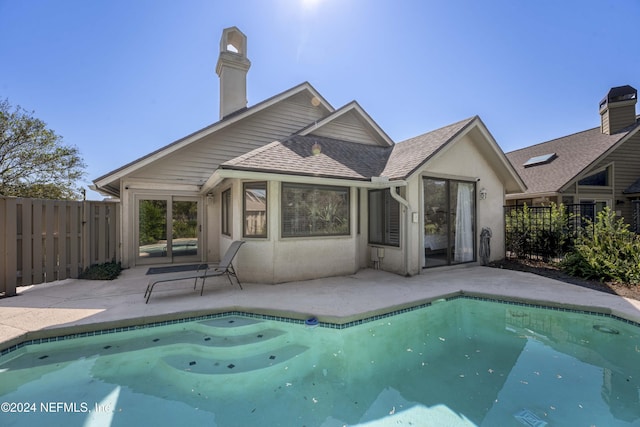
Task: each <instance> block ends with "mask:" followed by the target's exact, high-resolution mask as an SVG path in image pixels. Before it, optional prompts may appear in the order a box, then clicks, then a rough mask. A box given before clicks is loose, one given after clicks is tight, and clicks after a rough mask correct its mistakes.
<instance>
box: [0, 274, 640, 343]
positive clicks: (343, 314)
mask: <svg viewBox="0 0 640 427" xmlns="http://www.w3.org/2000/svg"><path fill="white" fill-rule="evenodd" d="M147 269H148V267H136V268H132V269H128V270H124V271H123V272H122V274H121V275H120V277H119V278H118V279H117V280H114V281H89V280H74V279H67V280H62V281H58V282H52V283H47V284H41V285H36V286H27V287H22V288H19V290H18V296H15V297H9V298H3V299H0V350H3V349H7V348H9V347H11V346H14V345H16V344H19V343H21V342H24V341H28V340H33V339H39V338H46V337H52V336H62V335H68V334H73V333H79V332H86V331H92V330H100V329H110V328H114V327H124V326H132V325H143V324H147V323H152V322H157V321H161V320H172V319H180V318H187V317H193V316H199V315H204V314H209V313H220V312H227V311H247V312H253V313H260V314H269V315H279V316H285V317H291V318H298V319H306V318H308V317H310V316H316V317H317V318H318V319H319V320H321V321H325V322H332V323H346V322H349V321H352V320H356V319H360V318H366V317H369V316H371V315H376V314H382V313H387V312H391V311H395V310H398V309H401V308H406V307H411V306H415V305H418V304H422V303H425V302H428V301H432V300H435V299H439V298H442V297H446V296H453V295H460V294H465V295H473V296H483V297H487V298H494V299H502V300H518V301H522V302H526V303H531V304H541V305H546V306H557V307H566V308H573V309H578V310H587V311H594V312H603V313H609V314H612V315H615V316H618V317H621V318H624V319H627V320H631V321H634V322H639V323H640V301H636V300H632V299H628V298H623V297H620V296H617V295H610V294H605V293H602V292H598V291H594V290H591V289H586V288H583V287H579V286H575V285H571V284H568V283H564V282H560V281H557V280H553V279H548V278H545V277H541V276H537V275H534V274H530V273H524V272H518V271H511V270H501V269H495V268H487V267H480V266H476V265H473V266H458V267H455V268H445V269H437V270H430V271H428V272H426V273H425V274H422V275H418V276H414V277H401V276H398V275H395V274H391V273H387V272H383V271H379V270H370V269H366V270H361V271H359V272H358V273H356V274H354V275H350V276H339V277H330V278H323V279H315V280H307V281H301V282H291V283H284V284H279V285H265V284H256V283H243V288H244V290H240V289H239V287H238V286H237V285H234V286H233V287H232V286H230V285H229V282H228V280H227V279H226V278H213V279H209V280H208V281H207V284H206V285H205V290H204V295H203V296H200V292H199V289H198V290H197V291H194V290H193V286H192V285H193V282H192V281H182V282H171V283H169V284H165V285H158V286H157V287H156V289H154V292H153V295H152V296H151V300H150V301H149V304H145V299H144V298H143V295H144V291H145V288H146V286H147V282H148V280H149V278H150V277H152V276H148V275H146V272H147ZM240 277H242V275H240Z"/></svg>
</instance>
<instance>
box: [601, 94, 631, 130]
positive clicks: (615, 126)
mask: <svg viewBox="0 0 640 427" xmlns="http://www.w3.org/2000/svg"><path fill="white" fill-rule="evenodd" d="M637 100H638V91H637V90H635V89H634V88H633V87H631V86H629V85H626V86H618V87H614V88H611V90H610V91H609V93H607V96H605V97H604V98H603V99H602V101H600V130H601V131H602V133H606V134H607V135H612V134H614V133H617V132H619V131H620V130H622V129H624V128H626V127H628V126H631V125H633V124H635V123H636V102H637Z"/></svg>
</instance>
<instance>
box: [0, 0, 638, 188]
mask: <svg viewBox="0 0 640 427" xmlns="http://www.w3.org/2000/svg"><path fill="white" fill-rule="evenodd" d="M639 19H640V1H638V0H615V1H614V0H599V1H592V0H563V1H557V0H536V1H525V0H495V1H494V0H486V1H477V0H475V1H464V0H460V1H453V0H442V1H431V0H422V1H417V0H416V1H409V0H272V1H269V0H233V1H216V0H183V1H177V0H175V1H168V0H94V1H86V0H0V99H4V98H8V99H9V101H10V102H11V103H12V104H13V105H20V106H22V107H23V108H25V109H27V110H29V111H35V115H36V117H38V118H40V119H42V120H44V121H45V122H46V123H47V124H48V126H49V127H50V128H51V129H53V130H55V131H56V133H58V134H59V135H61V136H62V137H63V138H64V142H65V143H66V144H69V145H74V146H77V147H78V148H79V149H80V152H81V154H82V156H83V158H84V160H85V162H86V163H87V165H88V167H87V179H86V181H85V182H84V183H83V184H84V185H85V186H87V185H88V184H89V183H90V182H91V180H93V179H95V178H98V177H99V176H101V175H103V174H105V173H107V172H110V171H112V170H114V169H116V168H118V167H119V166H122V165H123V164H125V163H128V162H130V161H132V160H135V159H137V158H139V157H141V156H143V155H145V154H147V153H149V152H151V151H153V150H156V149H158V148H160V147H162V146H164V145H166V144H169V143H171V142H172V141H174V140H176V139H179V138H181V137H183V136H185V135H187V134H190V133H192V132H194V131H196V130H198V129H201V128H203V127H205V126H207V125H209V124H211V123H214V122H215V121H217V120H218V114H219V112H218V99H219V98H218V93H219V87H218V84H219V83H218V77H217V75H216V74H215V65H216V61H217V56H218V51H219V41H220V36H221V34H222V30H223V29H224V28H226V27H230V26H234V25H235V26H237V27H238V28H240V30H242V31H243V32H244V33H245V34H246V35H247V38H248V48H247V52H248V57H249V59H250V60H251V62H252V66H251V69H250V70H249V74H248V81H247V86H248V91H247V93H248V98H249V105H253V104H256V103H258V102H260V101H262V100H264V99H266V98H269V97H271V96H272V95H275V94H277V93H280V92H282V91H284V90H287V89H289V88H291V87H293V86H295V85H297V84H299V83H301V82H303V81H308V82H310V83H311V84H312V85H313V86H314V87H315V88H316V89H317V90H318V91H319V92H320V93H321V94H322V95H323V96H324V97H325V98H326V99H327V100H328V101H329V102H330V103H331V104H332V105H333V106H334V107H336V108H337V107H340V106H342V105H344V104H346V103H348V102H350V101H352V100H354V99H355V100H356V101H358V102H359V103H360V105H362V107H363V108H364V109H365V110H366V111H367V112H368V113H369V114H370V115H371V116H372V118H373V119H374V120H375V121H376V122H377V123H378V124H379V125H380V126H381V127H382V128H383V129H384V130H385V131H386V132H387V133H388V134H389V135H390V136H391V138H393V139H394V140H395V141H396V142H399V141H402V140H404V139H407V138H410V137H413V136H416V135H419V134H422V133H424V132H427V131H431V130H434V129H437V128H439V127H442V126H445V125H447V124H450V123H453V122H456V121H458V120H461V119H464V118H467V117H471V116H473V115H479V116H480V117H481V118H482V120H483V121H484V122H485V124H486V125H487V127H488V128H489V130H490V131H491V133H492V134H493V136H494V137H495V138H496V140H497V141H498V144H500V146H501V147H502V149H503V150H504V151H505V152H508V151H511V150H514V149H517V148H521V147H524V146H528V145H532V144H535V143H538V142H543V141H547V140H549V139H553V138H556V137H560V136H564V135H567V134H571V133H574V132H578V131H581V130H585V129H588V128H592V127H596V126H598V125H599V115H598V103H599V101H600V100H601V99H602V97H603V96H604V95H605V94H606V92H607V91H608V90H609V88H611V87H613V86H621V85H625V84H630V85H632V86H634V87H636V88H640V55H638V54H637V43H638V37H637V35H638V33H637V22H638V20H639ZM88 198H91V199H100V198H101V196H100V195H98V194H97V193H93V192H89V194H88Z"/></svg>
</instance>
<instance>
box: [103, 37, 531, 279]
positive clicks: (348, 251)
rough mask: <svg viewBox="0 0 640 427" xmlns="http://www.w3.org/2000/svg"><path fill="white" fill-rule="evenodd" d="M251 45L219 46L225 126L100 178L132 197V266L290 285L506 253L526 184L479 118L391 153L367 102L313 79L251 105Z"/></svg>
mask: <svg viewBox="0 0 640 427" xmlns="http://www.w3.org/2000/svg"><path fill="white" fill-rule="evenodd" d="M246 51H247V49H246V37H245V36H244V34H242V32H240V30H238V29H237V28H235V27H232V28H228V29H225V30H224V32H223V35H222V39H221V42H220V56H219V60H218V64H217V70H216V71H217V74H218V75H219V77H220V94H221V98H220V120H219V121H218V122H216V123H214V124H213V125H211V126H209V127H206V128H204V129H202V130H199V131H197V132H195V133H193V134H191V135H188V136H186V137H184V138H182V139H180V140H178V141H175V142H174V143H172V144H169V145H167V146H165V147H163V148H161V149H159V150H157V151H154V152H153V153H150V154H149V155H147V156H144V157H142V158H140V159H138V160H136V161H134V162H132V163H129V164H127V165H125V166H123V167H121V168H119V169H117V170H115V171H113V172H110V173H108V174H107V175H104V176H102V177H100V178H98V179H96V180H95V181H94V184H95V188H96V189H98V190H99V191H101V192H103V193H105V194H109V195H111V196H113V197H116V198H119V199H120V200H121V204H120V205H121V209H122V212H121V214H122V215H121V218H122V219H121V227H122V228H121V235H122V260H123V264H124V265H125V266H134V265H143V264H153V263H182V262H196V261H213V260H216V259H219V257H220V255H221V254H222V253H224V251H225V250H226V248H227V247H228V246H229V244H230V243H231V241H233V240H245V241H247V242H248V243H247V244H245V245H244V247H243V248H242V250H241V251H240V253H239V255H238V258H237V266H236V267H237V268H238V270H239V272H240V275H241V277H242V278H243V279H244V280H248V281H256V282H263V283H279V282H285V281H291V280H301V279H309V278H316V277H322V276H330V275H339V274H351V273H354V272H356V271H357V270H359V269H361V268H365V267H367V266H370V267H371V266H375V267H379V268H381V269H384V270H387V271H392V272H396V273H398V274H403V275H414V274H418V273H420V272H422V271H423V268H425V267H432V266H440V265H452V264H460V263H474V262H478V261H477V260H478V259H479V255H480V254H479V247H480V237H479V236H480V232H481V229H482V228H483V227H489V228H491V229H492V231H493V238H492V240H491V249H492V251H491V259H497V258H501V257H502V256H503V255H504V238H503V228H504V219H503V215H502V206H503V204H504V196H505V194H508V193H522V192H523V191H525V186H524V184H523V182H522V180H521V179H520V177H519V176H518V174H517V173H516V172H515V170H514V169H513V167H512V166H511V164H510V163H509V161H508V160H507V158H506V157H505V155H504V153H503V152H502V150H501V149H500V147H499V146H498V145H497V143H496V141H495V140H494V139H493V137H492V136H491V134H490V133H489V131H488V130H487V128H486V127H485V125H484V123H483V122H482V121H481V120H480V118H478V117H472V118H469V119H467V120H463V121H460V122H457V123H454V124H451V125H449V126H446V127H444V128H441V129H438V130H435V131H433V132H429V133H426V134H424V135H420V136H417V137H415V138H412V139H409V140H407V141H404V142H401V143H398V144H394V142H393V141H392V140H391V138H390V137H389V136H388V135H387V134H386V133H385V132H384V131H383V130H382V129H381V128H380V127H379V126H378V125H377V124H376V123H375V122H374V121H373V120H372V118H371V117H370V116H369V115H368V114H367V113H366V112H365V111H364V110H363V109H362V107H361V106H360V105H358V103H356V102H351V103H348V104H347V105H345V106H343V107H341V108H338V109H335V108H333V107H332V106H331V105H330V104H329V103H328V102H327V101H326V100H325V99H324V98H323V97H322V95H320V93H318V92H317V91H316V90H315V89H314V88H313V87H312V86H311V85H310V84H309V83H302V84H300V85H298V86H295V87H293V88H291V89H289V90H287V91H285V92H282V93H280V94H278V95H275V96H274V97H272V98H269V99H267V100H265V101H263V102H260V103H258V104H256V105H254V106H252V107H249V108H247V101H246V74H247V71H248V69H249V66H250V62H249V60H248V58H247V56H246Z"/></svg>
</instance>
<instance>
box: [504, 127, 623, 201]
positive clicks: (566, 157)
mask: <svg viewBox="0 0 640 427" xmlns="http://www.w3.org/2000/svg"><path fill="white" fill-rule="evenodd" d="M634 128H635V126H632V127H630V128H627V129H625V130H624V131H622V132H619V133H616V134H614V135H607V134H603V133H602V132H601V130H600V128H599V127H598V128H594V129H589V130H586V131H583V132H579V133H575V134H573V135H568V136H565V137H562V138H558V139H554V140H551V141H547V142H543V143H541V144H537V145H533V146H531V147H526V148H523V149H520V150H516V151H512V152H510V153H507V158H508V159H509V161H510V162H511V163H512V165H513V167H514V168H515V169H516V171H517V172H518V173H519V174H520V176H521V177H522V179H523V180H524V182H525V184H526V185H527V191H526V192H525V193H524V194H543V193H556V192H558V191H559V190H560V189H562V188H563V187H564V186H565V185H567V184H568V183H570V182H571V181H572V180H573V179H575V178H576V177H577V176H578V175H579V174H580V173H581V172H582V171H583V170H584V169H585V168H587V167H588V166H590V165H592V164H593V163H594V162H595V161H596V160H597V159H599V158H600V156H602V155H603V154H604V153H606V152H607V150H609V149H610V148H611V147H613V146H614V145H615V144H616V143H617V142H619V141H620V140H622V139H623V138H624V137H625V136H627V134H628V133H629V132H630V131H631V130H632V129H634ZM552 153H555V154H556V156H557V157H556V158H554V159H553V160H552V161H550V162H548V163H544V164H538V165H535V166H531V167H524V163H525V162H527V160H529V159H531V158H533V157H537V156H542V155H545V154H552Z"/></svg>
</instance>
